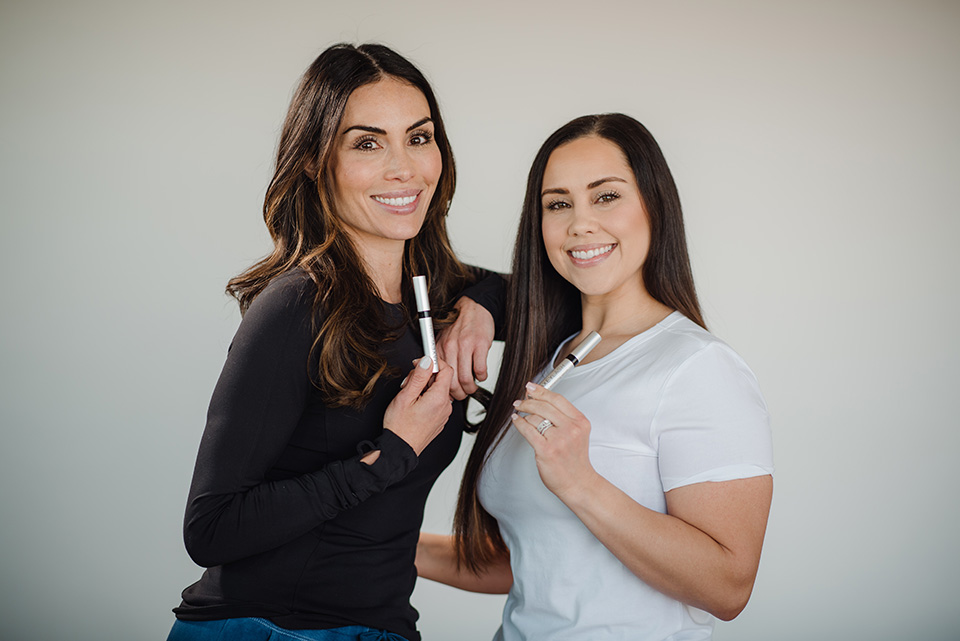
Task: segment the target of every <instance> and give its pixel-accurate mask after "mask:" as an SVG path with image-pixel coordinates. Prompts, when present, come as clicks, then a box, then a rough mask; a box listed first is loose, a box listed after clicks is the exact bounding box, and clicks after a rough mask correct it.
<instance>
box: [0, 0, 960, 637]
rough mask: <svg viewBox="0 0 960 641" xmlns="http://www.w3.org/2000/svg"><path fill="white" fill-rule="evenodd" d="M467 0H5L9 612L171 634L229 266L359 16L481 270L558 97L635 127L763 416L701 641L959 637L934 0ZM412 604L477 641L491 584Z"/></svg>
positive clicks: (496, 604) (20, 631)
mask: <svg viewBox="0 0 960 641" xmlns="http://www.w3.org/2000/svg"><path fill="white" fill-rule="evenodd" d="M464 5H465V6H463V7H460V6H459V5H457V4H456V3H451V2H443V1H440V0H421V1H416V0H414V1H411V2H406V3H404V2H391V3H364V2H355V3H348V2H299V3H295V2H285V3H284V2H277V3H256V2H183V1H177V2H163V3H159V2H151V3H137V2H129V1H123V2H121V1H119V0H117V1H112V2H111V1H88V2H83V3H77V2H30V1H26V0H24V1H14V2H10V1H7V2H4V3H3V4H2V6H0V114H2V117H0V208H2V219H0V223H2V234H0V261H2V263H0V264H2V267H3V274H4V279H3V290H4V291H3V298H2V301H3V302H2V303H0V421H2V435H3V445H2V447H0V546H2V554H0V591H2V592H0V637H2V638H5V639H53V638H69V639H74V640H77V641H81V640H87V639H89V640H96V641H106V640H113V639H162V638H164V636H165V634H166V631H167V629H168V628H169V625H170V624H171V622H172V615H171V614H170V608H172V607H173V606H175V605H176V604H177V603H178V599H179V592H180V590H181V589H182V588H183V587H184V586H186V585H187V584H188V583H190V582H192V581H194V580H195V579H196V578H197V577H198V576H199V574H200V570H199V569H198V568H196V567H195V566H194V565H193V564H192V563H191V562H190V561H189V559H188V558H187V556H186V554H185V552H184V551H183V546H182V543H181V538H180V522H181V517H182V511H183V506H184V500H185V497H186V493H187V487H188V484H189V481H190V475H191V472H192V466H193V459H194V456H195V453H196V446H197V443H198V441H199V438H200V433H201V430H202V428H203V420H204V414H205V411H206V404H207V401H208V399H209V394H210V392H211V390H212V388H213V384H214V382H215V380H216V377H217V375H218V372H219V369H220V367H221V365H222V362H223V358H224V355H225V350H226V347H227V345H228V343H229V341H230V338H231V336H232V334H233V332H234V330H235V328H236V325H237V322H238V318H239V316H238V313H237V310H236V306H235V305H234V304H233V303H231V302H230V300H228V299H227V298H226V297H225V296H224V295H223V294H222V289H223V286H224V284H225V282H226V280H227V279H228V278H229V277H230V276H232V275H234V274H236V273H237V272H239V271H240V270H242V269H243V268H244V267H246V266H247V265H249V264H250V263H251V262H252V261H253V260H254V259H256V258H257V257H259V256H260V255H262V254H263V253H264V252H265V251H266V249H267V247H268V238H267V235H266V233H265V230H264V228H263V224H262V221H261V219H260V204H261V202H262V196H263V191H264V188H265V186H266V183H267V181H268V179H269V176H270V173H271V157H272V154H273V151H274V147H275V144H276V137H277V134H278V130H279V127H280V123H281V121H282V118H283V115H284V110H285V108H286V105H287V103H288V100H289V98H290V94H291V91H292V88H293V86H294V84H295V82H296V80H297V78H298V76H299V74H300V73H301V72H302V71H303V69H305V68H306V66H307V65H308V64H309V62H310V61H311V60H312V59H313V58H314V57H315V56H316V55H317V54H318V53H319V52H320V51H321V50H322V49H323V48H324V47H326V46H327V45H329V44H332V43H333V42H337V41H341V40H349V41H354V42H357V41H382V42H385V43H387V44H389V45H391V46H393V47H394V48H396V49H397V50H398V51H400V52H402V53H404V54H406V55H407V56H409V57H410V58H411V59H412V60H414V61H415V62H416V63H418V64H419V65H420V66H421V67H422V68H423V69H424V71H425V72H426V73H427V75H428V77H429V78H430V79H431V80H432V81H433V83H434V84H435V87H436V89H437V93H438V95H439V98H440V101H441V105H442V108H443V110H444V117H445V118H446V121H447V124H448V128H449V133H450V137H451V139H452V142H453V145H454V149H455V152H456V155H457V160H458V165H459V166H458V169H459V178H460V180H459V188H458V192H457V197H456V199H455V201H454V206H453V210H452V214H451V230H452V231H451V233H452V235H453V239H454V242H455V244H456V247H457V249H458V250H459V252H460V253H461V255H462V256H463V257H464V258H465V259H467V260H469V261H471V262H475V263H478V264H481V265H484V266H487V267H491V268H495V269H506V268H507V266H508V264H509V255H510V250H511V248H510V243H511V238H512V235H513V232H514V229H515V220H516V216H517V213H518V211H519V206H520V201H521V196H522V191H523V182H524V179H525V173H526V171H527V168H528V165H529V163H530V161H531V159H532V156H533V153H534V151H535V150H536V148H537V146H539V144H540V143H541V142H542V140H543V139H544V138H545V137H546V135H547V134H548V133H549V132H551V131H552V130H553V129H555V128H556V127H558V126H559V125H561V124H562V123H564V122H566V121H567V120H569V119H570V118H572V117H575V116H578V115H581V114H584V113H590V112H598V111H624V112H626V113H629V114H631V115H634V116H636V117H637V118H638V119H640V120H641V121H642V122H644V123H645V124H646V125H647V126H648V127H649V128H650V129H651V130H652V131H653V133H654V135H655V136H656V137H657V138H658V140H659V141H660V143H661V145H662V147H663V148H664V150H665V153H666V155H667V158H668V160H669V161H670V163H671V165H672V168H673V170H674V173H675V176H676V179H677V182H678V184H679V187H680V192H681V196H682V198H683V201H684V205H685V210H686V217H687V223H688V231H689V241H690V246H691V251H692V255H693V261H694V269H695V274H696V278H697V281H698V285H699V288H700V292H701V295H702V300H703V303H704V307H705V311H706V314H707V319H708V322H709V323H710V324H711V326H712V328H713V329H714V331H715V332H716V333H718V334H719V335H720V336H721V337H723V338H724V339H726V340H727V341H728V342H730V343H731V344H732V345H733V346H734V347H735V348H736V349H737V350H738V351H739V352H740V353H741V354H743V355H744V357H745V358H746V359H747V361H748V362H749V363H750V364H751V365H752V367H753V369H754V370H755V371H756V373H757V375H758V377H759V379H760V381H761V384H762V387H763V390H764V392H765V394H766V397H767V400H768V403H769V405H770V409H771V413H772V416H773V427H774V433H775V447H776V461H777V476H776V490H775V497H774V505H773V512H772V514H771V518H770V527H769V530H768V536H767V541H766V546H765V549H764V556H763V562H762V566H761V569H760V575H759V578H758V580H757V585H756V590H755V593H754V596H753V600H752V601H751V603H750V605H749V606H748V608H747V609H746V611H745V612H744V613H743V614H742V615H741V617H740V618H739V619H738V620H737V621H735V622H733V623H730V624H726V625H720V626H719V627H718V631H717V634H716V638H717V639H718V640H721V641H725V640H729V639H740V640H744V641H749V640H761V639H762V640H769V639H778V640H790V639H798V640H800V639H802V640H806V639H852V638H857V639H866V638H869V639H875V640H881V639H891V640H892V639H947V638H956V634H957V633H956V630H957V629H958V627H960V614H958V613H957V609H956V580H955V577H956V576H957V575H958V574H960V554H958V553H957V550H956V547H955V544H956V542H957V541H958V540H960V514H958V512H960V510H958V505H960V504H958V501H957V498H956V493H957V490H958V489H960V483H958V481H960V472H958V466H957V465H956V464H955V462H954V459H955V457H956V452H957V451H958V449H960V430H958V427H960V424H958V423H960V422H958V420H957V410H958V403H957V384H958V378H960V377H958V375H957V368H958V364H960V362H958V361H960V358H958V356H960V349H958V347H960V345H958V342H960V341H958V338H957V336H958V335H957V331H956V329H955V327H954V325H955V321H956V319H957V317H958V315H960V306H958V303H957V297H956V289H957V288H956V285H955V283H954V278H955V276H956V275H957V273H958V267H960V261H958V258H957V252H956V251H955V248H954V244H955V242H956V239H957V237H958V232H960V222H958V220H960V219H958V216H957V202H958V200H960V180H958V175H960V154H958V151H957V150H958V146H960V125H958V122H960V121H958V118H957V114H958V113H960V83H958V82H957V78H958V61H960V38H958V34H960V5H958V4H957V3H955V2H948V1H941V2H936V1H932V0H931V1H923V2H919V1H904V2H872V1H871V2H804V3H801V2H747V1H739V2H685V1H681V2H666V1H664V2H611V3H600V2H578V3H570V2H559V1H551V2H539V3H524V2H518V1H512V2H506V1H502V0H497V1H496V2H485V3H470V4H469V5H468V4H466V3H464ZM461 454H463V452H461ZM461 462H462V461H461ZM458 471H459V470H458V469H457V468H453V469H451V470H450V471H448V472H447V473H446V474H445V475H444V476H443V477H442V479H441V481H440V483H439V485H438V487H437V489H436V491H435V492H434V494H433V495H432V497H431V500H430V503H429V506H428V513H427V523H426V527H427V528H429V529H432V530H444V529H446V528H447V527H448V524H449V518H450V513H451V506H452V503H453V501H454V497H455V492H456V485H457V481H458ZM414 598H415V604H416V605H417V607H418V608H419V609H420V610H421V613H422V619H421V623H422V630H423V632H424V636H425V638H426V639H427V640H428V641H429V640H431V639H433V640H436V639H461V640H464V639H466V640H470V639H477V640H485V639H489V638H490V635H491V633H492V632H493V630H494V629H495V627H496V625H497V623H496V622H497V619H498V612H499V608H500V605H501V603H502V597H480V596H475V595H468V594H464V593H458V592H456V591H454V590H451V589H447V588H444V587H441V586H436V585H430V584H427V583H426V582H422V584H421V585H420V586H418V588H417V592H416V593H415V595H414Z"/></svg>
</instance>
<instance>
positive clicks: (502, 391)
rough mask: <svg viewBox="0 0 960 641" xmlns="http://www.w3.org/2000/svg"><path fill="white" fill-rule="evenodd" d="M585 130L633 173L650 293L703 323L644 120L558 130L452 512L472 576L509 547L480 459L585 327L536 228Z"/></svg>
mask: <svg viewBox="0 0 960 641" xmlns="http://www.w3.org/2000/svg"><path fill="white" fill-rule="evenodd" d="M586 136H599V137H601V138H604V139H606V140H609V141H610V142H612V143H614V144H616V145H617V146H618V147H619V148H620V149H621V150H622V151H623V153H624V155H625V156H626V158H627V162H628V163H629V164H630V167H631V169H632V170H633V175H634V177H635V178H636V181H637V187H638V188H639V190H640V195H641V197H642V199H643V203H644V206H645V207H646V211H647V214H648V216H649V219H650V249H649V252H648V254H647V259H646V261H645V262H644V265H643V268H642V269H643V282H644V286H645V287H646V288H647V291H648V292H649V293H650V294H651V295H652V296H653V297H654V298H655V299H656V300H658V301H660V302H661V303H663V304H665V305H667V306H668V307H671V308H673V309H676V310H679V311H680V312H682V313H683V314H684V315H685V316H687V318H689V319H690V320H692V321H694V322H695V323H697V324H698V325H700V326H702V327H704V328H706V325H705V324H704V321H703V316H702V314H701V312H700V304H699V302H698V300H697V293H696V288H695V287H694V284H693V273H692V271H691V269H690V259H689V257H688V254H687V243H686V236H685V233H684V227H683V212H682V210H681V208H680V196H679V194H678V193H677V187H676V184H675V183H674V181H673V176H672V175H671V173H670V168H669V167H667V161H666V159H665V158H664V157H663V152H662V151H661V150H660V146H659V145H658V144H657V141H656V140H654V138H653V136H652V135H651V134H650V132H649V131H647V129H646V128H645V127H644V126H643V125H642V124H640V123H639V122H637V121H636V120H634V119H633V118H631V117H629V116H625V115H623V114H617V113H614V114H600V115H593V116H583V117H580V118H577V119H575V120H572V121H571V122H569V123H567V124H566V125H564V126H563V127H561V128H560V129H558V130H557V131H555V132H554V133H553V134H552V135H551V136H550V137H549V138H547V140H546V142H544V143H543V146H542V147H540V151H539V152H537V156H536V158H535V159H534V161H533V166H532V167H531V169H530V174H529V177H528V178H527V191H526V196H525V198H524V202H523V210H522V213H521V215H520V227H519V229H518V230H517V239H516V244H515V246H514V253H513V274H512V276H511V277H510V279H509V284H508V288H507V292H508V294H507V314H506V318H507V321H506V328H505V335H504V337H505V341H506V345H507V349H506V350H505V351H504V356H503V360H502V361H501V364H500V374H499V376H498V378H497V386H496V390H495V392H494V395H493V401H492V403H491V405H490V408H489V411H488V413H487V415H486V417H485V418H484V420H483V423H482V424H481V426H480V429H479V430H478V432H477V438H476V441H475V442H474V444H473V451H472V452H471V453H470V458H469V460H468V461H467V466H466V469H465V470H464V475H463V482H462V484H461V486H460V497H459V501H458V504H457V511H456V516H455V517H454V531H455V534H456V548H457V558H458V563H460V564H463V565H465V566H466V567H467V568H469V569H470V570H472V571H473V572H481V571H482V569H483V567H484V566H485V565H487V564H488V563H490V562H491V561H493V560H494V558H495V557H496V556H498V555H499V554H501V553H503V552H504V551H505V550H506V546H505V545H504V542H503V539H502V538H501V536H500V532H499V529H498V527H497V523H496V520H495V519H494V518H493V517H492V516H490V514H488V513H487V511H486V510H484V509H483V506H481V505H480V501H479V500H478V498H477V484H478V481H479V479H480V472H481V470H482V468H483V465H484V463H485V462H486V460H487V458H488V457H489V455H490V452H491V451H492V450H493V448H494V447H496V445H497V444H498V443H499V442H500V439H501V438H502V435H503V434H504V433H505V431H506V429H508V425H509V417H510V415H511V414H512V413H513V411H514V408H513V402H514V401H515V400H517V399H518V398H521V397H522V396H523V388H524V385H525V384H526V383H527V382H528V381H531V380H533V378H534V376H535V375H536V373H537V372H539V371H540V370H541V369H543V367H544V366H545V365H546V364H547V361H548V360H549V358H550V355H551V354H552V353H553V351H554V350H555V349H556V348H557V347H558V346H559V344H560V342H561V341H562V340H564V339H565V338H566V337H567V336H569V335H571V334H573V333H574V332H576V331H577V330H579V329H580V326H581V322H582V319H581V303H580V292H579V291H578V290H577V289H576V287H574V286H573V285H571V284H570V283H568V282H567V281H566V280H564V279H563V277H561V276H560V274H558V273H557V271H556V270H555V269H554V268H553V266H552V265H551V264H550V261H549V259H548V258H547V252H546V249H545V248H544V244H543V233H542V229H541V226H540V224H541V218H542V215H543V210H542V200H541V195H540V192H541V189H542V188H543V175H544V171H545V170H546V167H547V161H548V160H549V159H550V155H551V154H552V153H553V151H554V150H555V149H557V148H558V147H560V146H561V145H564V144H566V143H568V142H571V141H573V140H577V139H579V138H583V137H586Z"/></svg>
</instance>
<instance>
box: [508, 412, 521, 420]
mask: <svg viewBox="0 0 960 641" xmlns="http://www.w3.org/2000/svg"><path fill="white" fill-rule="evenodd" d="M518 418H520V415H519V414H517V413H513V414H511V415H510V420H511V421H516V420H517V419H518Z"/></svg>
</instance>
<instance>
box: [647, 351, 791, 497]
mask: <svg viewBox="0 0 960 641" xmlns="http://www.w3.org/2000/svg"><path fill="white" fill-rule="evenodd" d="M651 431H652V433H651V437H652V441H653V442H654V443H656V444H657V447H658V452H659V462H660V479H661V481H662V483H663V490H664V491H665V492H668V491H670V490H672V489H675V488H677V487H681V486H684V485H691V484H693V483H701V482H704V481H729V480H733V479H741V478H750V477H753V476H762V475H766V474H772V473H773V445H772V438H771V433H770V420H769V415H768V413H767V406H766V403H764V400H763V396H762V395H761V393H760V386H759V385H758V383H757V379H756V377H755V376H754V375H753V372H751V371H750V368H749V367H747V364H746V363H744V362H743V359H741V358H740V357H739V356H738V355H737V354H736V352H734V351H733V350H732V349H730V347H728V346H727V345H725V344H723V343H720V342H716V343H710V344H708V345H706V346H705V347H703V348H701V349H700V350H699V351H697V352H695V353H694V354H692V355H691V356H689V357H688V358H687V359H686V360H684V361H683V362H682V363H681V364H680V365H679V366H678V367H677V368H676V369H675V370H674V371H673V373H672V374H671V375H670V377H669V378H668V380H667V382H666V384H665V386H664V389H663V393H662V395H661V398H660V402H659V404H658V407H657V411H656V414H655V415H654V419H653V421H652V423H651Z"/></svg>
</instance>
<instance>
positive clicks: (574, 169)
mask: <svg viewBox="0 0 960 641" xmlns="http://www.w3.org/2000/svg"><path fill="white" fill-rule="evenodd" d="M540 193H541V204H542V206H543V217H542V218H541V229H542V231H543V242H544V246H545V247H546V251H547V256H548V257H549V259H550V263H551V264H552V265H553V267H554V269H556V270H557V272H559V274H560V275H561V276H563V277H564V278H565V279H566V280H567V281H569V282H570V283H571V284H572V285H574V286H575V287H576V288H577V289H579V290H580V292H581V293H582V294H585V295H587V296H606V295H614V296H615V295H618V294H623V293H628V294H634V293H636V290H635V289H634V288H636V287H639V288H640V290H641V291H645V288H644V285H643V276H642V273H641V268H642V267H643V263H644V261H645V260H646V258H647V252H648V250H649V249H650V221H649V219H648V217H647V212H646V209H645V208H644V205H643V199H642V198H641V197H640V190H639V189H638V188H637V182H636V179H635V178H634V175H633V170H632V169H631V168H630V165H629V164H628V163H627V159H626V157H625V156H624V155H623V152H622V151H621V150H620V148H619V147H618V146H617V145H616V144H614V143H612V142H610V141H609V140H606V139H605V138H599V137H596V136H589V137H585V138H578V139H576V140H573V141H571V142H568V143H566V144H564V145H562V146H560V147H557V149H555V150H554V152H553V153H552V154H550V158H549V160H548V161H547V166H546V170H545V171H544V175H543V188H542V190H541V192H540Z"/></svg>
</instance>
